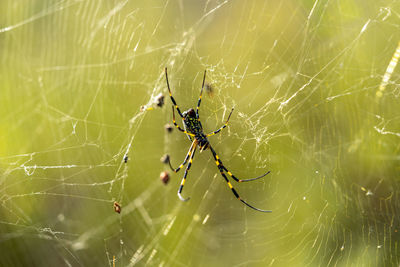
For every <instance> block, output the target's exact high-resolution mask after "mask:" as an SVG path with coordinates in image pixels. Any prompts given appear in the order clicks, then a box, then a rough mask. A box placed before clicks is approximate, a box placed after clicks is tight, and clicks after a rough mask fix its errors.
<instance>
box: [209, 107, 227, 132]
mask: <svg viewBox="0 0 400 267" xmlns="http://www.w3.org/2000/svg"><path fill="white" fill-rule="evenodd" d="M232 112H233V108H232V110H231V113H229V116H228V119H227V120H226V122H225V124H224V125H223V126H222V127H221V128H219V129H218V130H216V131H214V132H212V133H209V134H207V137H208V136H212V135H214V134H217V133H219V132H220V131H221V130H222V129H224V128H225V127H226V126H227V125H228V122H229V119H230V118H231V115H232Z"/></svg>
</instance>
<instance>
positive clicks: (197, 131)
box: [165, 68, 271, 212]
mask: <svg viewBox="0 0 400 267" xmlns="http://www.w3.org/2000/svg"><path fill="white" fill-rule="evenodd" d="M165 78H166V80H167V87H168V92H169V96H170V98H171V101H172V103H173V106H172V122H173V123H174V125H175V126H176V128H178V130H179V131H181V132H183V133H185V134H186V135H187V137H188V138H189V140H190V141H191V142H192V145H191V146H190V148H189V151H188V153H187V154H186V157H185V159H184V161H183V162H182V164H181V165H180V166H179V167H178V168H173V167H172V165H171V162H170V161H169V160H168V163H169V166H170V168H171V169H172V171H174V172H175V173H177V172H179V171H180V170H181V169H182V168H183V166H185V164H186V163H187V162H188V160H189V163H188V165H187V167H186V169H185V174H184V175H183V178H182V182H181V185H180V186H179V189H178V197H179V199H180V200H182V201H188V200H189V199H190V198H183V197H182V190H183V186H184V185H185V182H186V177H187V174H188V172H189V170H190V167H191V166H192V162H193V158H194V153H195V152H196V149H197V147H199V149H200V152H202V151H203V150H206V149H207V148H209V149H210V150H211V153H212V155H213V157H214V160H215V164H216V165H217V167H218V170H219V172H220V174H221V175H222V177H223V178H224V179H225V181H226V182H227V184H228V187H229V188H230V189H231V190H232V193H233V194H234V195H235V197H236V198H237V199H238V200H240V201H241V202H242V203H244V204H245V205H246V206H248V207H250V208H252V209H253V210H257V211H261V212H271V211H270V210H262V209H259V208H256V207H253V206H252V205H250V204H249V203H247V202H246V201H244V200H243V199H241V198H240V196H239V194H238V192H237V191H236V190H235V189H234V188H233V186H232V184H231V182H230V181H229V179H228V177H227V176H226V173H227V174H228V175H229V176H230V177H231V178H233V180H235V181H236V182H239V183H241V182H249V181H254V180H257V179H260V178H262V177H264V176H265V175H267V174H268V173H270V171H268V172H266V173H264V174H263V175H261V176H258V177H256V178H251V179H243V180H242V179H238V178H237V177H236V176H235V175H233V174H232V173H231V172H230V171H229V170H228V169H227V168H226V167H225V166H224V165H223V164H222V161H221V159H220V158H219V156H218V155H217V153H216V152H215V150H214V149H213V147H212V146H211V144H210V142H209V141H208V139H207V137H209V136H212V135H215V134H217V133H219V132H220V131H221V130H222V129H224V128H225V127H226V126H227V125H228V122H229V118H230V117H231V115H232V112H233V108H232V110H231V112H230V113H229V116H228V119H227V120H226V122H225V124H224V125H223V126H222V127H220V128H219V129H218V130H216V131H214V132H211V133H209V134H205V133H204V132H203V126H202V125H201V122H200V117H199V109H200V103H201V97H202V94H203V89H204V81H205V80H206V71H204V76H203V84H202V86H201V91H200V96H199V100H198V102H197V107H196V111H195V110H194V109H193V108H190V109H188V110H187V111H184V112H181V110H180V109H179V107H178V105H177V104H176V101H175V99H174V97H173V96H172V93H171V89H170V87H169V81H168V73H167V68H165ZM174 108H175V109H176V110H177V111H178V114H179V116H181V118H182V120H183V124H184V129H182V128H181V127H180V126H179V125H178V124H177V123H176V121H175V109H174Z"/></svg>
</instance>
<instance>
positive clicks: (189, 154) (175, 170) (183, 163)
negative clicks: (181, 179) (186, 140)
mask: <svg viewBox="0 0 400 267" xmlns="http://www.w3.org/2000/svg"><path fill="white" fill-rule="evenodd" d="M194 143H195V142H194V141H193V143H192V145H191V146H190V148H189V151H188V153H187V154H186V157H185V160H184V161H183V162H182V164H181V165H179V167H178V168H174V167H172V165H171V160H168V164H169V167H170V168H171V170H172V171H173V172H175V173H177V172H179V171H180V170H181V169H182V168H183V166H185V164H186V162H187V161H188V159H189V157H190V156H191V154H192V152H193V147H194Z"/></svg>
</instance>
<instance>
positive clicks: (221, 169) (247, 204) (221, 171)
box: [210, 146, 272, 212]
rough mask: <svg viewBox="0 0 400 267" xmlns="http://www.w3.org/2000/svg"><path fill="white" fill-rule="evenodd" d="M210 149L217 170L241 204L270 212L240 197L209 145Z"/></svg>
mask: <svg viewBox="0 0 400 267" xmlns="http://www.w3.org/2000/svg"><path fill="white" fill-rule="evenodd" d="M210 149H211V152H212V153H213V156H214V159H215V164H217V167H218V170H219V172H220V174H221V176H222V177H224V179H225V181H226V183H227V184H228V187H229V188H230V189H231V190H232V193H233V194H234V195H235V197H236V198H237V199H238V200H240V201H241V202H242V203H243V204H245V205H246V206H248V207H249V208H252V209H253V210H257V211H261V212H272V211H271V210H262V209H259V208H256V207H254V206H252V205H250V204H249V203H247V202H246V201H244V200H243V199H241V198H240V196H239V194H238V192H237V191H236V190H235V188H233V186H232V184H231V182H230V181H229V179H228V177H226V175H225V173H224V167H222V166H221V164H220V161H219V157H218V155H217V154H216V153H215V151H214V149H213V148H212V147H211V146H210ZM232 178H233V177H232Z"/></svg>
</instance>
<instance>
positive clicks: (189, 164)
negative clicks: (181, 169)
mask: <svg viewBox="0 0 400 267" xmlns="http://www.w3.org/2000/svg"><path fill="white" fill-rule="evenodd" d="M193 144H194V145H193V154H192V155H191V156H190V159H189V163H188V165H187V167H186V170H185V174H184V175H183V178H182V182H181V185H180V186H179V189H178V197H179V199H180V200H182V201H188V200H189V199H190V197H188V198H183V197H182V195H181V193H182V190H183V186H184V185H185V182H186V176H187V174H188V172H189V170H190V167H191V166H192V162H193V158H194V153H195V152H196V147H197V141H196V140H195V141H193Z"/></svg>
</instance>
